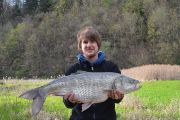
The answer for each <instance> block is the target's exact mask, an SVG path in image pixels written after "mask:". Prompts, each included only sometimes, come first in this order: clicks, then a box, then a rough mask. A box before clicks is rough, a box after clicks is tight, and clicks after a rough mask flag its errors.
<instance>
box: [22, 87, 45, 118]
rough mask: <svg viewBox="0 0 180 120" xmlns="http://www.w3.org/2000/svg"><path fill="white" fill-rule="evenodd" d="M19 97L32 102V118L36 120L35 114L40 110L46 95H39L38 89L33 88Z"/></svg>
mask: <svg viewBox="0 0 180 120" xmlns="http://www.w3.org/2000/svg"><path fill="white" fill-rule="evenodd" d="M19 97H22V98H26V99H29V100H33V102H32V117H33V118H36V116H37V114H38V113H39V112H40V110H41V109H42V106H43V103H44V101H45V98H46V95H45V94H42V93H40V91H39V88H35V89H32V90H29V91H27V92H25V93H23V94H21V95H20V96H19Z"/></svg>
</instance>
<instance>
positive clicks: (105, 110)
mask: <svg viewBox="0 0 180 120" xmlns="http://www.w3.org/2000/svg"><path fill="white" fill-rule="evenodd" d="M77 41H78V50H79V51H80V54H79V55H78V56H77V58H78V62H77V63H75V64H74V65H72V66H71V67H70V68H69V69H68V70H67V71H66V73H65V75H70V74H71V73H75V72H77V71H78V70H83V71H88V72H116V73H119V74H121V72H120V70H119V69H118V66H117V65H115V64H114V63H112V62H111V61H107V60H105V53H104V52H102V51H99V49H100V47H101V39H100V35H99V33H98V31H97V30H96V29H94V28H93V27H85V28H82V29H81V30H80V31H79V32H78V34H77ZM108 96H109V98H108V99H107V100H106V101H105V102H102V103H97V104H93V105H92V106H91V107H90V108H88V109H87V110H85V111H83V112H81V105H82V103H80V101H78V99H76V96H75V94H74V93H68V94H66V95H65V96H64V104H65V106H66V107H67V108H73V110H72V115H71V117H70V120H116V112H115V103H119V102H120V101H121V100H122V99H123V97H124V95H123V94H122V93H120V92H118V91H110V92H109V94H108Z"/></svg>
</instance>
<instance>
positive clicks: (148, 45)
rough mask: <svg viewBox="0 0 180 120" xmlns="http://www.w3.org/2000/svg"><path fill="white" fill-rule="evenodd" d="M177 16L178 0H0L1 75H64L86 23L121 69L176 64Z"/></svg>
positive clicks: (179, 45) (179, 58)
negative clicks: (91, 27) (100, 38)
mask: <svg viewBox="0 0 180 120" xmlns="http://www.w3.org/2000/svg"><path fill="white" fill-rule="evenodd" d="M179 21H180V1H179V0H0V77H1V78H2V77H4V76H12V77H20V78H21V77H33V76H37V77H49V76H57V75H59V74H63V73H64V71H65V70H66V69H67V68H68V67H69V65H70V64H72V63H74V62H75V61H76V55H77V53H78V51H77V45H76V44H77V43H76V34H77V31H78V30H79V29H80V28H81V27H83V26H86V25H92V26H94V27H95V28H97V29H98V31H99V32H100V34H101V37H102V40H103V43H102V44H103V46H102V48H101V50H103V51H105V52H106V57H107V59H110V60H112V61H114V62H115V63H116V64H118V66H119V67H120V68H129V67H134V66H138V65H143V64H161V63H163V64H177V65H180V22H179Z"/></svg>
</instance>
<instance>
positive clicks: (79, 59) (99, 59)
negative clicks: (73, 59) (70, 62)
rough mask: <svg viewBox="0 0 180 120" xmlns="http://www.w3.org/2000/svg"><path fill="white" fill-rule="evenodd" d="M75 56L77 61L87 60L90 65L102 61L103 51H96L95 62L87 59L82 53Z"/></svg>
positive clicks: (103, 57)
mask: <svg viewBox="0 0 180 120" xmlns="http://www.w3.org/2000/svg"><path fill="white" fill-rule="evenodd" d="M77 58H78V61H79V62H81V63H82V62H89V63H90V64H91V65H95V64H100V63H102V61H104V59H105V53H104V52H102V51H100V52H99V53H98V59H97V60H96V61H95V62H90V61H88V60H87V59H86V58H85V56H84V55H83V54H78V55H77Z"/></svg>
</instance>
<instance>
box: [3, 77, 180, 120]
mask: <svg viewBox="0 0 180 120" xmlns="http://www.w3.org/2000/svg"><path fill="white" fill-rule="evenodd" d="M45 83H47V82H32V81H31V82H24V81H16V82H9V83H6V84H5V85H0V89H1V91H0V120H21V119H23V120H30V119H31V114H30V111H31V101H29V100H26V99H23V98H18V96H19V95H20V94H21V93H22V92H23V91H25V90H28V89H31V88H34V87H37V86H40V85H43V84H45ZM5 88H6V89H5ZM116 111H117V116H118V119H122V120H132V119H137V120H139V119H152V120H160V119H163V120H168V119H173V120H179V119H180V80H173V81H172V80H167V81H152V82H145V83H143V85H142V88H141V89H140V90H138V91H136V92H134V93H131V94H128V95H125V98H124V99H123V101H122V102H121V103H120V104H116ZM70 114H71V110H70V109H67V108H66V107H65V106H64V104H63V102H62V98H60V97H54V96H48V97H47V99H46V101H45V103H44V106H43V109H42V111H41V113H40V114H39V115H38V117H39V119H40V120H41V119H42V120H43V119H45V118H47V117H48V118H50V119H52V120H53V119H55V118H57V119H59V120H67V119H68V118H69V116H70Z"/></svg>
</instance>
